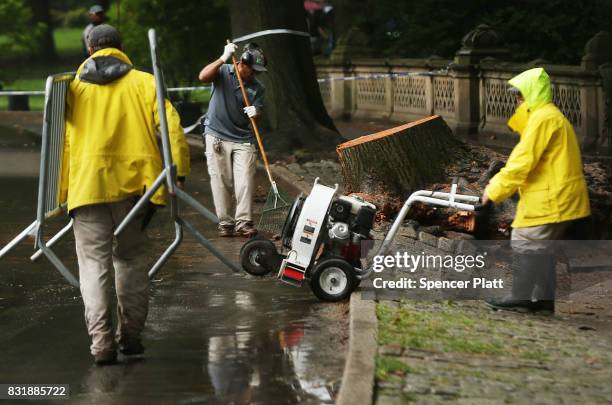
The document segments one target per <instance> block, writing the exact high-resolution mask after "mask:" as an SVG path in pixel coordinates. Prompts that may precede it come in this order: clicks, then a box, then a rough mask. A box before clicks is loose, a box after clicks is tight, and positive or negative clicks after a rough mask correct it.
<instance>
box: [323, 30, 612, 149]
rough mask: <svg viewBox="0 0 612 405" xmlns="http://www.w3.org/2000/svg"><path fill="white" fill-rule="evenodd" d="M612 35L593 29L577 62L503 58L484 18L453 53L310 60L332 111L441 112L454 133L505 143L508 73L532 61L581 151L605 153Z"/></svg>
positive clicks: (386, 115)
mask: <svg viewBox="0 0 612 405" xmlns="http://www.w3.org/2000/svg"><path fill="white" fill-rule="evenodd" d="M611 41H612V40H611V37H610V35H609V34H607V33H603V32H602V33H599V34H597V35H596V36H595V37H594V38H593V39H591V40H590V41H589V42H588V43H587V45H586V46H585V56H584V58H583V62H582V64H581V65H580V66H569V65H554V64H550V63H547V62H546V61H542V60H536V61H531V62H528V63H515V62H507V61H504V59H506V58H508V53H507V52H506V51H505V50H504V49H502V48H500V47H498V46H497V43H498V42H499V39H498V38H497V36H496V34H495V32H494V31H493V30H492V29H491V28H490V27H487V26H485V25H481V26H479V27H477V28H476V29H475V30H474V31H472V32H470V33H469V34H468V35H466V36H465V37H464V38H463V41H462V48H461V49H460V50H459V51H458V52H457V54H456V56H455V58H454V60H445V59H442V58H437V57H431V58H429V59H380V58H365V57H363V56H355V57H352V56H351V55H349V54H344V55H337V54H336V55H334V54H332V57H331V58H330V59H329V60H318V61H317V74H318V77H319V79H320V88H321V95H322V97H323V101H324V103H325V105H326V107H327V109H328V111H329V113H330V114H331V115H332V117H334V118H344V119H352V118H356V119H382V120H390V121H393V122H408V121H413V120H416V119H420V118H423V117H426V116H429V115H434V114H437V115H440V116H442V117H443V118H444V119H445V121H446V122H447V123H448V125H449V126H450V127H451V129H453V131H454V133H455V134H456V135H458V136H460V137H463V138H467V139H470V140H472V141H476V142H478V143H481V144H486V145H489V146H502V147H511V146H512V145H514V144H515V143H516V140H517V137H516V135H514V134H512V133H511V132H510V131H509V129H508V128H507V126H506V122H507V120H508V118H509V117H510V115H511V114H512V112H513V111H514V108H515V100H514V97H513V96H512V95H511V94H509V93H508V92H507V90H508V84H507V80H508V79H510V78H511V77H512V76H514V75H516V74H518V73H520V72H522V71H524V70H527V69H529V68H533V67H544V68H545V69H546V71H547V72H548V73H549V75H550V76H551V80H552V86H553V98H554V102H555V103H556V104H557V106H558V107H559V108H560V109H561V110H562V111H563V113H564V114H565V115H566V116H567V117H568V119H569V120H570V121H571V122H572V124H573V125H574V128H575V129H576V133H577V135H578V137H579V139H580V142H581V145H582V147H583V149H584V151H585V152H586V153H589V154H593V155H595V154H599V155H605V156H612V131H611V130H610V129H609V128H608V127H609V125H610V120H609V118H608V115H609V113H608V112H607V109H609V107H608V106H607V104H609V99H610V94H609V92H610V89H609V87H610V86H609V85H606V84H607V82H606V72H609V70H610V69H609V68H608V67H609V66H610V62H611V61H612V46H608V45H609V44H610V43H611Z"/></svg>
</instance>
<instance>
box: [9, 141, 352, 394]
mask: <svg viewBox="0 0 612 405" xmlns="http://www.w3.org/2000/svg"><path fill="white" fill-rule="evenodd" d="M2 153H7V151H6V150H4V151H3V150H2V149H0V162H3V159H2V156H1V155H2ZM0 166H2V163H0ZM192 166H193V169H194V170H193V173H192V176H191V177H190V178H189V180H188V191H191V192H192V193H193V194H194V195H195V197H196V198H198V199H199V200H200V201H201V202H203V203H204V204H205V205H206V206H208V207H211V208H212V201H211V197H210V192H209V188H208V185H207V181H208V180H207V175H206V174H205V169H204V163H203V162H202V161H201V160H200V159H199V158H197V157H196V158H194V160H193V164H192ZM13 172H14V168H12V169H11V171H10V173H13ZM10 173H9V174H7V173H4V174H3V173H2V170H1V169H0V187H1V190H2V193H1V194H0V207H1V210H0V245H2V246H3V245H4V244H5V243H6V242H7V241H8V240H10V239H11V238H12V237H13V236H14V235H16V234H17V233H18V232H19V231H20V230H21V229H23V228H24V227H25V226H26V225H28V224H29V223H31V222H32V220H33V219H34V215H35V205H34V201H35V198H36V189H37V179H36V178H34V177H24V176H21V177H19V178H16V177H15V176H14V175H12V174H10ZM264 188H265V189H267V186H264ZM167 216H168V213H167V211H166V210H161V211H159V212H158V213H157V214H156V217H155V218H154V220H153V222H152V224H151V226H150V229H149V236H150V239H151V243H150V249H151V263H153V261H154V260H155V258H157V256H158V255H159V254H160V252H161V250H162V249H164V248H165V247H166V246H167V245H168V244H169V243H170V241H171V239H172V238H173V227H171V225H170V224H169V223H168V220H167ZM185 217H186V218H187V219H189V220H190V221H193V223H194V224H195V225H196V227H197V228H198V229H200V230H201V231H202V232H203V233H204V234H205V235H206V236H207V237H210V238H211V239H213V240H214V242H215V243H216V245H217V246H218V247H220V248H221V249H222V250H223V251H224V252H226V254H227V255H228V256H230V257H231V258H233V259H234V260H235V261H238V251H239V249H240V247H241V245H242V244H243V243H244V241H245V240H244V239H237V238H229V239H228V238H224V239H219V238H217V237H216V231H215V227H214V226H213V225H212V224H211V223H208V222H206V221H205V220H204V219H202V218H200V217H199V216H197V215H195V214H194V213H193V212H191V211H189V210H185ZM52 225H53V226H52V227H51V228H54V229H57V228H58V227H59V226H61V225H62V221H59V222H57V223H54V224H52ZM49 234H52V230H51V231H50V233H49ZM56 251H57V253H58V255H60V257H62V259H64V260H65V261H66V263H67V264H68V265H69V267H70V268H71V269H72V270H76V258H75V255H74V241H73V238H72V235H71V234H70V235H69V236H67V237H66V239H65V240H64V241H63V242H62V243H60V245H59V246H58V248H57V250H56ZM31 252H32V244H31V242H27V243H26V242H24V243H22V244H21V245H20V246H19V247H18V248H16V249H15V250H14V251H13V252H11V253H10V254H9V255H8V256H7V257H5V258H4V259H2V260H0V348H1V350H0V383H21V384H23V383H45V384H49V383H58V384H59V383H61V384H70V389H71V397H70V400H69V402H71V403H91V404H109V403H116V404H134V403H147V404H155V403H223V404H225V403H235V404H247V403H261V404H284V403H331V402H333V397H334V395H335V393H337V391H338V390H339V384H340V378H341V374H342V368H343V365H344V356H345V353H344V352H345V343H346V342H345V341H346V316H345V313H346V310H347V305H346V303H345V304H339V305H338V304H335V305H330V304H323V303H319V302H318V301H317V299H316V298H315V297H314V296H313V295H312V294H311V292H310V290H309V289H308V288H307V287H305V288H302V289H299V288H294V287H291V286H286V285H282V284H280V283H279V282H277V281H276V280H274V279H273V278H271V277H268V278H264V279H256V278H254V277H251V276H248V275H246V274H245V273H242V274H234V273H232V272H231V271H230V270H229V269H227V268H225V267H224V266H223V265H222V264H221V263H220V262H219V261H217V260H216V259H215V258H214V257H212V256H211V255H210V254H209V253H208V252H207V251H206V250H205V249H204V248H202V247H201V246H200V245H199V244H198V243H197V242H196V241H195V239H193V238H192V237H190V236H189V235H187V236H186V238H185V240H184V241H183V243H182V245H181V246H180V247H179V250H178V252H177V253H176V254H175V256H174V257H173V258H172V259H171V261H170V263H169V264H168V265H166V267H165V268H164V269H162V271H161V272H160V273H159V274H158V275H157V276H156V278H155V280H153V282H152V294H151V295H152V296H151V301H150V308H149V317H148V321H147V326H146V329H145V333H144V337H143V338H144V344H145V346H146V353H145V357H144V358H143V359H134V360H130V359H126V358H123V357H121V356H120V358H119V360H120V363H119V364H117V365H114V366H107V367H96V366H94V365H93V364H92V359H91V357H90V355H89V343H90V342H89V337H88V336H87V333H86V330H85V324H84V319H83V307H82V301H81V298H80V294H79V291H78V290H77V289H74V288H72V287H70V286H69V285H68V284H67V283H66V282H64V281H63V279H62V278H61V276H59V274H58V273H57V272H56V271H55V270H54V269H53V267H52V266H51V265H50V264H49V263H47V262H46V261H45V260H44V259H43V260H40V261H39V262H37V263H31V262H30V261H29V259H28V257H29V255H30V254H31ZM19 403H24V402H23V401H20V402H19ZM36 403H41V401H37V402H36ZM54 403H56V402H54Z"/></svg>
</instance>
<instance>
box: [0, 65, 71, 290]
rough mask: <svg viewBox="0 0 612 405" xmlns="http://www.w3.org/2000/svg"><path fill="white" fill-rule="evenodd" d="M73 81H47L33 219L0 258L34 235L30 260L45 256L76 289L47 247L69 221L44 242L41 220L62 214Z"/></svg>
mask: <svg viewBox="0 0 612 405" xmlns="http://www.w3.org/2000/svg"><path fill="white" fill-rule="evenodd" d="M73 79H74V73H60V74H56V75H52V76H49V77H48V78H47V82H46V85H45V107H44V112H43V129H42V140H41V152H40V171H39V179H38V204H37V209H36V220H35V221H34V222H32V224H30V226H28V227H27V228H26V229H24V230H23V231H22V232H21V233H20V234H19V235H17V236H16V237H15V238H14V239H13V240H12V241H10V242H9V243H8V244H7V245H6V246H5V247H4V248H3V249H2V250H0V258H2V257H3V256H4V255H6V254H7V253H8V252H9V251H10V250H12V249H13V248H14V247H15V246H16V245H17V244H18V243H19V242H21V241H22V240H24V239H25V238H27V237H28V236H35V237H36V241H35V244H34V247H35V249H38V251H37V252H36V253H35V254H34V255H32V257H31V259H32V260H36V259H37V258H38V257H40V256H41V255H45V256H46V257H47V259H49V261H50V262H51V263H52V264H53V265H54V266H55V268H56V269H57V270H58V271H59V272H60V274H61V275H62V276H64V278H65V279H66V280H67V281H68V282H69V283H70V284H72V285H74V286H78V284H79V283H78V280H77V279H76V277H75V276H74V275H73V274H72V273H71V272H70V271H69V270H68V269H67V268H66V266H65V265H64V264H63V263H62V261H61V260H60V259H59V258H58V257H57V255H55V253H54V252H53V251H52V250H51V247H52V246H53V245H54V244H55V243H56V242H57V241H58V240H59V239H60V238H61V237H62V236H63V235H65V234H66V233H67V232H68V231H69V230H70V228H72V222H73V221H72V219H70V221H69V222H68V224H67V225H66V226H64V228H62V229H61V230H60V232H58V233H57V234H56V235H55V236H53V237H52V238H51V239H49V241H45V237H44V231H45V221H46V220H47V219H50V218H52V217H54V216H57V215H59V214H60V213H61V212H62V207H61V206H60V201H59V191H60V180H61V170H62V167H61V165H62V161H63V157H64V141H65V132H66V128H65V113H66V96H67V94H68V86H69V85H70V82H71V81H72V80H73Z"/></svg>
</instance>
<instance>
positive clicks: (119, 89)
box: [60, 48, 189, 211]
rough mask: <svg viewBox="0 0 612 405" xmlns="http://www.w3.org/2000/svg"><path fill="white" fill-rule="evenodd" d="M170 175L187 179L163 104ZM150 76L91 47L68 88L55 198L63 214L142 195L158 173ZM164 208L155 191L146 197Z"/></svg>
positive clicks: (174, 123) (113, 53) (120, 56)
mask: <svg viewBox="0 0 612 405" xmlns="http://www.w3.org/2000/svg"><path fill="white" fill-rule="evenodd" d="M166 115H167V118H168V129H169V135H170V144H171V149H172V159H173V161H174V163H175V164H176V166H177V176H187V175H188V174H189V147H188V145H187V142H186V140H185V135H184V133H183V130H182V128H181V126H180V121H179V116H178V113H177V112H176V110H175V109H174V107H172V104H171V103H170V102H169V101H168V100H166ZM158 127H159V116H158V112H157V101H156V95H155V79H154V77H153V76H152V75H151V74H149V73H145V72H141V71H138V70H135V69H133V68H132V62H131V61H130V59H129V58H128V57H127V56H126V55H125V54H124V53H123V52H121V51H120V50H118V49H115V48H106V49H102V50H99V51H98V52H96V53H94V54H93V55H92V56H91V57H90V58H88V59H87V60H86V61H85V62H83V64H82V65H81V66H80V67H79V69H78V71H77V74H76V78H75V79H74V81H73V82H72V83H71V84H70V89H69V91H68V98H67V108H66V141H65V149H64V160H63V163H62V181H61V188H60V201H62V202H64V201H66V200H67V202H68V210H69V211H70V210H73V209H75V208H77V207H80V206H83V205H89V204H98V203H108V202H116V201H121V200H124V199H126V198H128V197H130V196H139V195H142V194H143V193H144V192H145V190H147V189H148V188H149V187H150V186H151V184H152V183H153V181H154V180H155V179H156V178H157V177H158V176H159V174H160V173H161V171H162V169H163V164H162V158H161V154H160V149H159V147H158V141H157V136H156V130H157V129H158ZM151 202H152V203H154V204H158V205H164V204H165V194H164V190H163V188H162V189H160V190H158V191H157V193H155V195H154V196H153V197H152V198H151Z"/></svg>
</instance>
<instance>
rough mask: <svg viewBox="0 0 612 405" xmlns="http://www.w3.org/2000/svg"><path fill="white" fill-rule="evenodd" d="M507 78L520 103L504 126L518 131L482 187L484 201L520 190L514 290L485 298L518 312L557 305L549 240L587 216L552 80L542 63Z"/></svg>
mask: <svg viewBox="0 0 612 405" xmlns="http://www.w3.org/2000/svg"><path fill="white" fill-rule="evenodd" d="M508 83H509V84H510V85H511V86H512V89H511V90H512V91H513V92H514V93H515V94H516V96H517V102H518V107H517V109H516V112H515V114H514V115H513V116H512V117H511V118H510V121H509V122H508V125H509V126H510V128H511V129H512V130H514V131H515V132H518V133H519V135H520V140H519V143H518V144H517V145H516V146H515V147H514V149H513V150H512V153H511V154H510V156H509V158H508V161H507V162H506V165H505V166H504V167H503V168H502V169H501V170H500V171H499V173H498V174H496V175H495V176H494V177H493V178H492V179H491V181H490V182H489V184H488V185H487V187H486V189H485V191H484V194H483V196H482V202H483V204H486V203H488V202H489V201H491V202H494V203H499V202H502V201H503V200H505V199H506V198H509V197H510V196H512V195H513V194H514V193H515V192H516V191H518V192H519V194H520V199H519V203H518V206H517V210H516V215H515V218H514V222H513V223H512V228H513V229H512V235H511V239H512V242H511V243H512V249H513V251H514V252H515V254H514V257H513V263H512V264H513V265H512V267H513V269H512V270H513V285H512V294H511V295H510V296H509V297H507V298H505V299H502V300H490V301H488V302H487V303H488V304H489V305H490V306H491V307H492V308H494V309H502V310H511V311H519V312H527V311H533V312H536V311H546V312H554V310H555V290H556V270H555V258H554V255H553V252H552V249H551V247H552V245H551V243H550V241H552V240H557V239H562V238H563V237H564V234H565V232H566V231H567V229H568V227H569V226H570V225H572V224H573V223H575V222H576V221H579V220H581V219H584V218H586V217H588V216H589V215H590V214H591V209H590V204H589V195H588V190H587V185H586V181H585V179H584V174H583V170H582V159H581V156H580V146H579V144H578V139H577V138H576V134H575V133H574V128H573V127H572V124H571V123H570V122H569V121H568V119H567V118H566V117H565V116H564V115H563V113H562V112H561V111H560V110H559V109H558V108H557V106H555V104H553V101H552V89H551V85H550V78H549V76H548V74H547V73H546V71H545V70H544V69H542V68H534V69H530V70H527V71H525V72H523V73H521V74H519V75H518V76H516V77H514V78H512V79H510V80H509V81H508Z"/></svg>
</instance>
